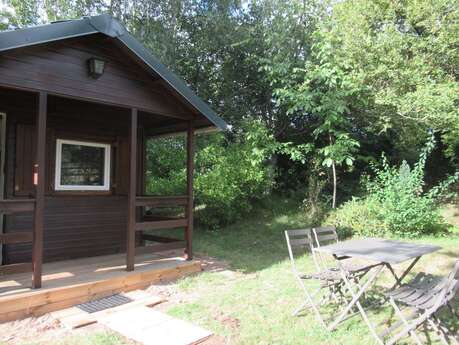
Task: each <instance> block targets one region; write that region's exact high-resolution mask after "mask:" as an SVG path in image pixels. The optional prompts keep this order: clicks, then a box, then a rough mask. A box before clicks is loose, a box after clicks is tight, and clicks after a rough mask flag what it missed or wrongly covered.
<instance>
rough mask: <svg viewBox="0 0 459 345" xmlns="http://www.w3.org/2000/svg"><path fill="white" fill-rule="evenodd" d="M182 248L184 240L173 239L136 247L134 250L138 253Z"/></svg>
mask: <svg viewBox="0 0 459 345" xmlns="http://www.w3.org/2000/svg"><path fill="white" fill-rule="evenodd" d="M183 248H185V241H175V242H169V243H160V244H153V245H151V246H142V247H137V248H136V252H137V253H138V254H152V253H157V252H162V251H165V250H173V249H183Z"/></svg>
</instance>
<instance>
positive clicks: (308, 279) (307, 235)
mask: <svg viewBox="0 0 459 345" xmlns="http://www.w3.org/2000/svg"><path fill="white" fill-rule="evenodd" d="M285 238H286V241H287V247H288V252H289V256H290V261H291V264H292V270H293V273H294V275H295V278H296V279H297V280H298V282H299V284H300V286H301V288H302V290H303V291H304V293H305V297H306V301H305V302H304V303H302V304H301V305H300V306H299V307H298V308H296V309H295V311H294V312H293V315H294V316H295V315H298V313H299V312H300V311H302V310H303V309H308V308H312V310H313V311H314V314H315V315H316V318H317V319H318V320H319V322H320V323H321V324H322V325H323V326H324V327H326V324H325V321H324V318H323V317H322V315H321V313H320V310H319V307H320V306H322V305H323V304H324V302H326V301H327V300H328V301H330V300H332V299H333V300H335V301H338V300H339V297H338V295H339V290H340V289H341V287H342V286H343V280H342V276H341V273H340V272H339V271H336V270H333V271H332V270H321V269H320V267H319V266H317V263H316V258H315V255H314V253H313V251H312V249H313V239H312V236H311V229H299V230H286V231H285ZM308 252H311V253H312V254H313V258H314V263H315V266H316V272H313V273H310V274H306V273H305V272H303V271H301V270H299V269H298V267H297V258H298V256H300V255H304V254H306V253H308ZM314 282H315V283H316V284H315V285H316V286H313V283H314ZM308 283H309V284H308ZM317 283H319V284H318V286H317ZM318 298H320V299H319V300H318V301H315V299H318Z"/></svg>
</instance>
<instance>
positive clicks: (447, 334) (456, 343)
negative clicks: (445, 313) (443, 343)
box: [432, 315, 459, 345]
mask: <svg viewBox="0 0 459 345" xmlns="http://www.w3.org/2000/svg"><path fill="white" fill-rule="evenodd" d="M432 319H433V322H434V323H435V325H436V326H437V327H438V329H439V331H440V332H441V333H442V335H443V336H444V337H447V338H448V341H449V342H448V344H449V343H451V344H454V345H459V341H458V339H457V338H456V335H454V334H452V333H451V332H450V331H449V330H448V329H447V328H446V327H445V326H443V325H442V324H441V321H440V320H439V319H438V317H437V316H435V315H433V316H432Z"/></svg>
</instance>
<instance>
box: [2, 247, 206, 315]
mask: <svg viewBox="0 0 459 345" xmlns="http://www.w3.org/2000/svg"><path fill="white" fill-rule="evenodd" d="M182 254H183V252H182V251H177V250H173V251H171V250H169V251H164V252H161V253H156V254H144V255H136V256H135V270H133V271H131V272H126V259H125V255H124V254H114V255H106V256H99V257H92V258H81V259H74V260H67V261H59V262H50V263H45V264H44V265H43V275H42V280H43V287H42V288H41V289H39V290H33V289H31V285H30V274H27V273H16V274H11V275H8V276H5V277H2V280H1V281H0V322H6V321H11V320H16V319H20V318H24V317H28V316H39V315H42V314H45V313H48V312H52V311H55V310H60V309H64V308H67V307H70V306H73V305H76V304H80V303H84V302H88V301H90V300H94V299H99V298H103V297H106V296H110V295H113V294H115V293H119V292H126V291H131V290H137V289H142V288H146V287H148V286H149V285H150V284H152V283H157V282H161V281H164V280H170V279H177V278H179V277H182V276H184V275H187V274H191V273H195V272H199V271H200V270H201V264H200V262H199V261H196V260H186V259H184V258H183V256H182Z"/></svg>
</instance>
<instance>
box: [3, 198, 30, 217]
mask: <svg viewBox="0 0 459 345" xmlns="http://www.w3.org/2000/svg"><path fill="white" fill-rule="evenodd" d="M34 209H35V199H21V200H17V199H16V200H0V213H5V214H12V213H20V212H31V211H33V210H34Z"/></svg>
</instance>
